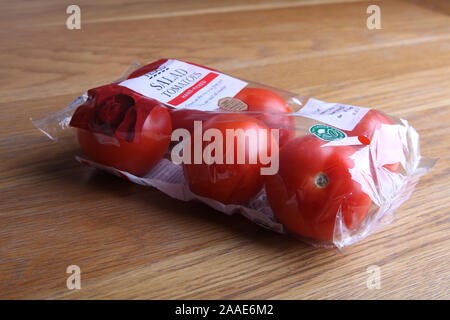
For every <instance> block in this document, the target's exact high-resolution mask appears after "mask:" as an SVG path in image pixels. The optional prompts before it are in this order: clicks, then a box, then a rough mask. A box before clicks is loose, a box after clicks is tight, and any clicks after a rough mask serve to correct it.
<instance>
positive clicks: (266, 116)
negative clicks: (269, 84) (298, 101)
mask: <svg viewBox="0 0 450 320" xmlns="http://www.w3.org/2000/svg"><path fill="white" fill-rule="evenodd" d="M235 98H236V99H239V100H241V101H243V102H245V103H246V104H247V105H248V111H249V112H261V113H263V114H262V116H257V118H258V119H259V120H261V121H262V122H264V123H265V124H266V125H267V126H268V127H269V128H280V142H279V145H280V147H283V145H284V144H285V143H286V142H288V141H289V140H290V139H292V138H293V137H294V136H295V123H294V119H293V118H292V117H290V116H286V115H284V114H286V113H290V112H291V109H290V108H289V106H288V105H287V104H286V101H284V99H283V98H282V97H280V96H279V95H278V94H277V93H275V92H273V91H271V90H268V89H264V88H244V89H242V90H241V91H239V93H238V94H237V95H236V96H235Z"/></svg>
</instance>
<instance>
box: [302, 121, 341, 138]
mask: <svg viewBox="0 0 450 320" xmlns="http://www.w3.org/2000/svg"><path fill="white" fill-rule="evenodd" d="M309 132H311V133H312V134H313V135H315V136H316V137H317V138H319V139H322V140H325V141H336V140H342V139H344V138H346V137H347V135H346V134H345V132H342V131H341V130H339V129H336V128H333V127H330V126H327V125H325V124H316V125H313V126H312V127H311V128H309Z"/></svg>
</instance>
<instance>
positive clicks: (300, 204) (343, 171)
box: [265, 135, 371, 240]
mask: <svg viewBox="0 0 450 320" xmlns="http://www.w3.org/2000/svg"><path fill="white" fill-rule="evenodd" d="M325 143H326V142H325V141H322V140H320V139H318V138H316V137H314V136H310V135H308V136H304V137H299V138H296V139H293V140H291V141H289V142H288V143H287V144H286V145H285V146H284V147H283V149H281V151H280V169H279V171H278V174H276V175H273V176H266V177H265V181H266V192H267V197H268V200H269V203H270V206H271V207H272V210H273V213H274V214H275V216H276V217H277V218H278V220H279V221H280V222H281V223H282V224H283V225H284V226H286V228H287V229H289V230H291V231H293V232H295V233H297V234H299V235H302V236H305V237H309V238H314V239H319V240H332V239H333V232H334V225H335V220H336V215H337V213H338V212H339V211H340V210H341V212H342V216H343V220H344V223H345V225H346V227H347V228H349V229H354V228H356V227H357V226H358V225H359V224H360V223H361V221H362V220H363V218H364V217H365V216H366V214H367V213H368V211H369V208H370V205H371V199H370V197H369V196H368V195H367V194H366V193H364V192H363V191H362V189H361V185H360V184H359V183H358V182H356V181H354V180H353V179H352V175H351V173H350V169H351V168H353V167H354V166H355V163H354V161H353V160H352V159H351V158H350V156H351V155H352V154H353V153H354V152H355V149H354V148H353V147H349V146H328V147H322V146H323V145H324V144H325Z"/></svg>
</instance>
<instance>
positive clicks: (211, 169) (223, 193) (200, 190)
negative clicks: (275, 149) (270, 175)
mask: <svg viewBox="0 0 450 320" xmlns="http://www.w3.org/2000/svg"><path fill="white" fill-rule="evenodd" d="M212 128H214V129H217V130H219V131H220V133H221V134H222V137H223V158H222V162H223V163H222V164H219V163H212V164H206V163H205V162H204V161H203V159H202V162H201V164H194V163H193V152H192V158H191V164H186V163H184V164H183V169H184V174H185V177H186V180H187V181H188V184H189V187H190V190H191V191H192V192H193V193H195V194H197V195H199V196H202V197H206V198H211V199H214V200H217V201H219V202H222V203H224V204H239V203H243V202H246V201H248V200H249V199H251V198H252V197H253V196H255V195H256V194H257V193H258V192H259V191H260V190H261V189H262V187H263V183H264V182H263V178H262V176H261V174H260V169H261V167H263V165H262V164H261V162H260V161H259V160H260V158H256V159H258V161H257V162H256V163H253V164H250V163H249V157H250V156H251V152H252V151H251V150H249V144H248V142H246V143H245V145H243V146H245V151H246V153H245V163H244V164H238V163H237V154H236V150H238V143H240V142H238V139H236V138H234V154H232V156H233V158H234V162H233V164H228V163H226V158H227V154H230V152H232V151H233V149H232V146H230V145H228V144H227V140H226V130H227V129H242V130H244V131H245V132H247V130H250V129H255V130H258V129H266V130H267V127H266V126H265V125H264V124H263V123H262V122H260V121H258V120H256V119H254V118H251V117H248V116H246V115H243V114H236V113H229V114H219V115H216V116H214V117H212V118H211V119H209V120H208V121H206V122H204V123H203V128H202V129H203V132H205V131H206V130H208V129H212ZM195 133H197V134H198V130H196V131H195ZM269 134H270V133H269ZM269 139H270V137H268V144H267V145H265V146H263V148H265V149H264V150H263V149H259V148H257V149H256V153H258V152H259V151H261V152H266V154H267V155H269V156H270V155H271V150H272V149H271V146H270V140H269ZM246 140H247V139H246ZM193 141H194V139H193V138H192V137H191V142H190V143H191V148H192V150H194V143H193ZM240 141H242V140H240ZM249 142H250V143H251V144H253V145H256V146H257V145H258V138H256V139H250V140H249ZM209 143H211V142H209V141H208V142H203V145H202V153H203V150H204V149H205V147H206V146H207V145H208V144H209ZM240 145H241V146H242V144H240ZM256 156H257V155H256Z"/></svg>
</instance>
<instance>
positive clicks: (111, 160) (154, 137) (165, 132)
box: [77, 106, 172, 176]
mask: <svg viewBox="0 0 450 320" xmlns="http://www.w3.org/2000/svg"><path fill="white" fill-rule="evenodd" d="M171 132H172V125H171V120H170V114H169V111H168V110H167V109H166V108H164V107H161V106H155V107H154V108H153V109H152V110H151V111H150V113H149V115H148V117H147V119H146V120H145V122H144V124H143V126H142V130H141V136H140V139H139V142H128V141H126V140H124V139H121V138H117V137H111V136H108V135H105V134H102V133H94V132H91V131H88V130H85V129H77V136H78V142H79V144H80V147H81V149H82V150H83V152H84V154H86V156H88V157H89V159H91V160H93V161H95V162H98V163H100V164H103V165H106V166H110V167H114V168H116V169H119V170H122V171H126V172H129V173H131V174H134V175H136V176H140V175H144V174H145V173H147V172H149V171H150V170H151V169H152V168H153V167H154V166H155V165H156V164H157V163H158V162H159V161H160V160H161V159H162V157H163V156H164V154H165V153H166V151H167V149H168V147H169V143H170V136H171Z"/></svg>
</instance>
